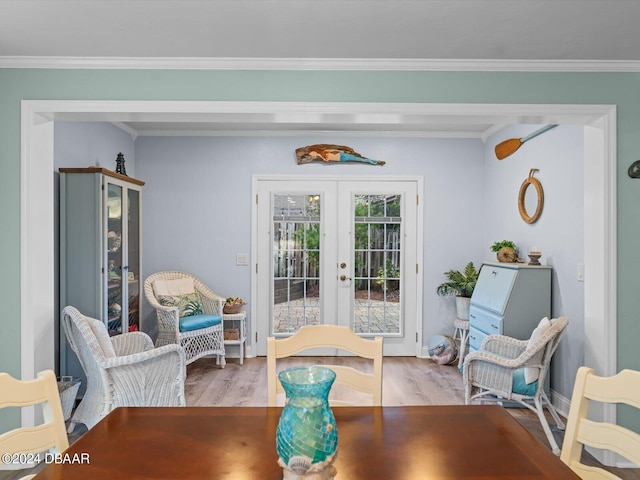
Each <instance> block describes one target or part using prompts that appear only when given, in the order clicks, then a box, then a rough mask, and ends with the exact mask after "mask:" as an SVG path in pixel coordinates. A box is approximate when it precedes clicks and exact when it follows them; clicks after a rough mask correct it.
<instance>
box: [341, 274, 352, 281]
mask: <svg viewBox="0 0 640 480" xmlns="http://www.w3.org/2000/svg"><path fill="white" fill-rule="evenodd" d="M340 280H342V281H343V282H344V281H346V280H351V277H347V276H346V275H345V274H344V273H343V274H342V275H340Z"/></svg>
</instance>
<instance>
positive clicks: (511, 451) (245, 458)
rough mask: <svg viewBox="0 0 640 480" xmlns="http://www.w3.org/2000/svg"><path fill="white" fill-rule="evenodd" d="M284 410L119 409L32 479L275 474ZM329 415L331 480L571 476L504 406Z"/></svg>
mask: <svg viewBox="0 0 640 480" xmlns="http://www.w3.org/2000/svg"><path fill="white" fill-rule="evenodd" d="M281 411H282V409H281V408H279V407H184V408H180V407H153V408H136V407H125V408H117V409H115V410H113V411H112V412H111V413H109V414H108V415H107V416H106V417H105V418H104V419H102V420H101V421H100V422H99V423H98V424H97V425H95V426H94V427H93V428H92V429H91V430H89V431H88V432H87V433H86V434H84V435H83V436H82V437H81V438H79V439H78V440H77V441H76V442H75V443H74V444H73V445H71V446H70V447H69V449H68V450H67V451H66V454H65V455H64V456H63V457H61V459H60V460H61V461H60V462H59V463H49V464H47V465H46V466H45V468H44V469H43V470H42V471H41V472H40V473H39V474H38V475H37V476H36V479H37V480H46V479H50V480H53V479H57V480H62V479H64V480H74V479H82V480H103V479H104V480H107V479H109V480H112V479H114V478H117V479H119V480H120V479H138V480H144V479H234V480H258V479H260V480H280V479H282V474H283V471H282V468H281V467H280V466H278V464H277V459H278V454H277V452H276V427H277V425H278V420H279V418H280V413H281ZM333 412H334V415H335V418H336V424H337V428H338V454H337V458H336V460H335V463H334V466H335V467H336V469H337V472H338V473H337V475H336V479H337V480H340V479H344V480H360V479H368V480H375V479H384V480H404V479H429V480H439V479H442V480H444V479H447V480H452V479H462V478H466V479H474V480H507V479H527V480H534V479H553V480H563V479H577V478H578V477H577V476H576V475H575V474H574V473H573V472H572V471H571V470H570V469H569V468H568V467H567V466H566V465H565V464H564V463H562V462H561V461H560V459H559V458H558V457H556V456H555V455H553V453H552V452H551V451H550V450H549V448H548V447H547V446H546V445H544V444H543V443H541V442H540V441H539V440H538V439H537V438H536V437H535V436H534V435H533V434H531V433H529V432H528V431H527V430H526V429H525V428H524V427H522V426H521V425H520V424H519V423H518V422H517V421H516V420H515V419H514V418H513V417H512V416H511V415H510V414H509V413H508V412H507V411H506V410H505V409H504V408H503V407H501V406H497V405H470V406H463V405H455V406H406V407H336V408H333ZM74 459H75V463H74V462H73V460H74ZM83 460H84V461H83Z"/></svg>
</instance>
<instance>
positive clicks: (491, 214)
mask: <svg viewBox="0 0 640 480" xmlns="http://www.w3.org/2000/svg"><path fill="white" fill-rule="evenodd" d="M539 127H541V125H513V126H509V127H506V128H503V129H501V130H500V131H499V132H497V133H495V134H494V135H492V136H491V137H489V138H488V139H487V143H486V147H485V148H486V150H485V170H484V177H485V189H484V211H485V219H486V223H485V228H484V229H483V238H484V240H483V259H484V260H489V261H493V262H495V261H496V256H495V253H493V252H491V251H490V248H489V247H490V246H491V245H492V244H493V243H494V242H496V241H500V240H512V241H514V242H515V243H516V245H517V246H518V249H519V252H520V257H521V258H522V259H523V260H525V261H527V262H528V261H529V258H528V257H527V253H528V251H529V247H531V246H536V247H539V248H540V250H541V251H542V257H541V258H540V262H541V263H543V264H546V265H551V266H552V267H553V272H552V277H551V278H552V280H551V284H552V292H551V299H552V308H551V314H552V315H553V316H554V317H558V316H561V315H565V316H568V317H569V326H568V327H567V331H566V332H565V336H564V338H563V341H562V343H561V344H560V347H558V350H557V351H556V353H555V355H554V357H553V362H552V367H551V388H552V389H553V390H554V391H555V392H558V393H560V394H561V395H562V396H563V397H565V398H567V399H570V398H571V392H572V389H573V383H574V381H575V374H576V371H577V369H578V367H579V366H580V365H583V364H584V341H585V335H584V332H585V323H584V283H583V282H580V281H578V279H577V273H576V271H577V265H578V263H582V264H584V187H583V180H584V146H583V139H584V138H583V137H584V134H583V130H584V129H583V127H582V126H577V125H560V126H558V127H556V128H555V129H552V130H550V131H548V132H546V133H544V134H543V135H541V136H539V137H536V138H535V139H532V140H531V141H529V142H526V143H525V144H523V145H522V146H521V148H520V149H518V150H517V151H516V152H515V153H514V154H513V155H511V156H509V157H507V158H506V159H504V160H498V159H497V158H496V156H495V153H494V146H495V145H496V144H497V143H500V142H502V141H503V140H506V139H509V138H522V137H524V136H526V135H528V134H529V133H531V132H534V131H536V130H537V129H538V128H539ZM532 168H538V169H539V170H540V171H539V172H536V173H535V174H534V176H535V178H537V179H538V180H539V181H540V183H541V184H542V188H543V191H544V207H543V210H542V214H541V216H540V218H539V220H538V221H537V222H535V223H532V224H528V223H526V222H525V221H524V220H522V218H521V217H520V213H519V211H518V193H519V191H520V186H521V185H522V182H523V181H524V180H525V179H526V178H527V177H528V176H529V171H530V170H531V169H532ZM534 191H535V188H534V187H533V185H531V186H530V187H529V189H528V191H527V193H529V192H534ZM527 211H528V213H529V214H530V215H531V214H533V212H534V211H535V204H534V206H533V207H532V208H528V209H527Z"/></svg>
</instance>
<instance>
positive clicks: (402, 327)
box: [254, 177, 422, 356]
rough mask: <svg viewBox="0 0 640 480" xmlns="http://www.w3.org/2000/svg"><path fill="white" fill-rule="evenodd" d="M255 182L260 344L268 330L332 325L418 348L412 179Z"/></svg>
mask: <svg viewBox="0 0 640 480" xmlns="http://www.w3.org/2000/svg"><path fill="white" fill-rule="evenodd" d="M255 183H256V185H255V189H256V192H257V195H256V201H257V215H256V220H257V227H256V232H257V234H256V241H257V245H256V254H257V262H256V263H257V271H256V273H255V275H256V281H255V283H254V285H256V290H257V291H256V297H255V298H256V300H257V309H256V310H255V312H257V317H258V318H256V322H257V325H256V330H257V333H258V342H257V353H258V354H259V355H264V354H266V337H268V336H276V337H286V336H288V335H291V334H292V333H294V332H295V331H297V330H298V329H299V328H300V327H302V326H304V325H317V324H337V325H344V326H348V327H350V328H351V329H352V330H353V331H354V332H356V333H357V334H358V335H362V336H364V337H373V336H383V337H385V340H384V344H385V354H386V355H411V356H413V355H416V353H417V350H416V349H417V341H418V331H419V330H420V329H419V322H421V319H422V315H421V311H419V310H421V304H420V302H419V301H418V285H421V283H422V282H421V281H419V275H421V269H418V268H417V258H418V256H417V252H418V235H419V232H418V225H421V222H419V221H418V202H417V198H418V191H419V190H418V186H419V181H418V180H417V179H410V180H388V181H386V180H378V179H374V180H372V179H366V180H362V179H349V178H339V179H333V178H331V179H314V178H309V177H303V178H295V179H294V178H287V179H272V178H269V179H264V178H261V179H258V181H257V182H255ZM324 353H325V354H327V353H328V352H324Z"/></svg>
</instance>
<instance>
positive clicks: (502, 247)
mask: <svg viewBox="0 0 640 480" xmlns="http://www.w3.org/2000/svg"><path fill="white" fill-rule="evenodd" d="M491 251H492V252H496V256H497V257H498V261H499V262H505V263H513V262H517V261H518V251H517V248H516V244H515V243H513V242H512V241H511V240H502V241H501V242H495V243H494V244H493V245H491Z"/></svg>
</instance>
